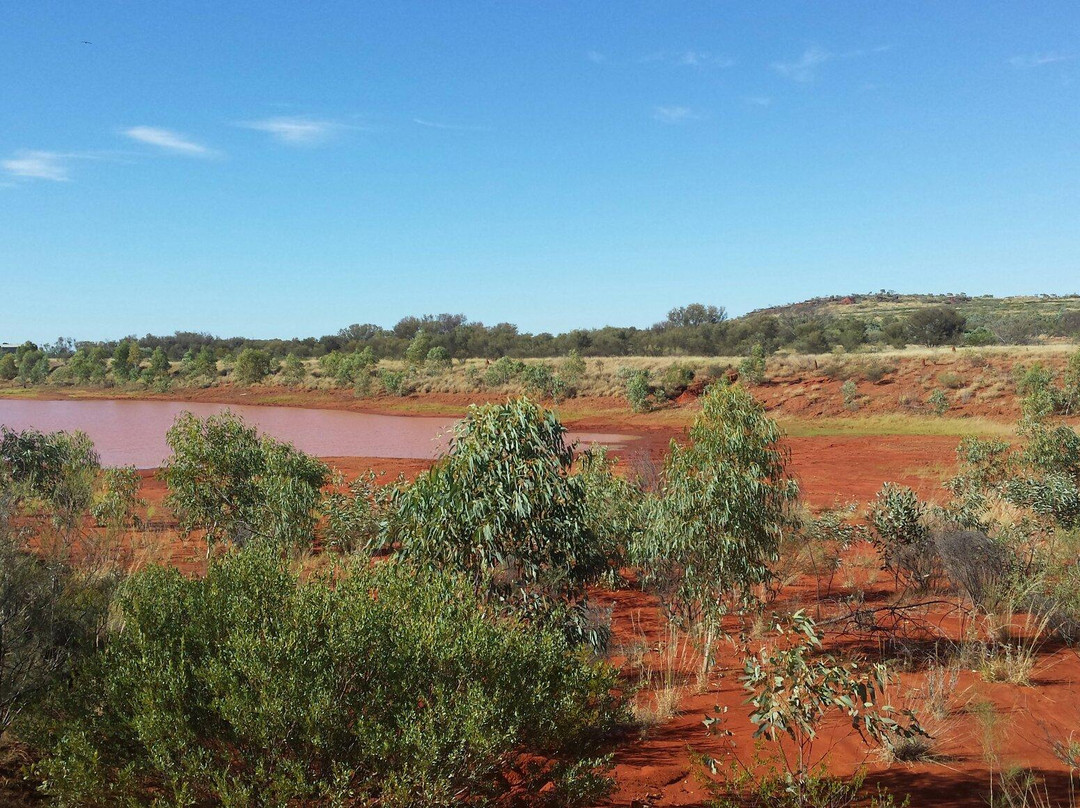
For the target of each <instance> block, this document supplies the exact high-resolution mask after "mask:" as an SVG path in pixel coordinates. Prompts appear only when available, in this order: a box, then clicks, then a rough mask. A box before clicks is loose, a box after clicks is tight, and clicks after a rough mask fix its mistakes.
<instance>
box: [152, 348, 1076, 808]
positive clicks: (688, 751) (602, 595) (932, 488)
mask: <svg viewBox="0 0 1080 808" xmlns="http://www.w3.org/2000/svg"><path fill="white" fill-rule="evenodd" d="M905 372H906V373H908V374H909V375H912V378H908V379H906V381H907V382H908V383H913V382H914V381H915V380H916V379H915V378H914V375H917V374H919V373H920V371H919V369H918V368H917V367H916V368H914V369H911V368H909V369H907V370H906V371H905ZM933 373H934V370H933V369H928V370H927V372H926V374H923V375H928V374H933ZM840 384H841V382H839V381H834V380H828V379H816V380H813V381H812V382H810V383H809V385H806V384H802V385H801V383H800V382H799V380H793V381H792V383H791V384H788V385H786V386H784V387H778V388H777V389H775V390H773V389H771V388H768V387H766V388H759V389H757V390H756V391H755V392H756V394H758V395H759V396H760V397H762V398H763V399H764V400H766V401H767V402H768V403H769V406H770V409H774V410H780V411H783V412H798V413H799V414H806V415H833V414H843V412H844V410H843V407H842V404H838V403H837V402H839V401H840V400H841V393H840V390H839V387H840ZM813 385H819V387H818V388H817V389H816V390H814V391H812V392H813V393H814V395H815V398H814V399H813V400H812V401H811V396H810V395H809V393H810V392H811V391H809V390H808V389H804V390H803V391H801V392H800V391H799V390H798V387H799V386H803V387H804V388H807V387H808V386H813ZM870 387H871V388H872V389H870V390H869V392H868V394H867V398H866V399H864V400H863V404H862V406H863V408H864V409H863V410H862V411H864V412H878V411H896V410H897V408H898V407H897V402H898V401H899V396H900V392H899V391H898V390H899V389H898V388H895V387H892V386H891V385H880V386H870ZM833 388H835V389H833ZM863 388H864V385H862V384H860V390H862V389H863ZM191 398H192V399H193V400H194V399H197V400H208V401H226V402H232V401H238V400H239V399H237V398H236V396H235V391H232V392H229V391H227V390H225V391H222V390H213V391H205V392H200V393H197V394H192V395H191ZM433 398H434V401H433V404H434V405H435V406H438V407H441V408H443V411H444V412H448V413H451V414H452V413H455V412H459V411H461V410H463V409H464V407H465V405H467V404H469V403H474V402H475V400H477V397H475V396H439V397H433ZM688 398H690V399H692V396H690V397H688ZM800 398H804V399H806V401H799V399H800ZM893 399H895V400H893ZM822 402H824V403H822ZM245 403H249V402H247V401H245ZM250 403H258V402H256V401H251V402H250ZM263 403H274V404H285V403H290V404H291V403H292V402H283V401H274V402H269V401H266V402H263ZM297 405H298V404H297ZM316 406H320V407H325V406H339V407H342V408H348V409H358V407H357V402H356V401H355V399H351V397H346V396H341V397H340V400H338V399H336V398H334V399H325V398H324V397H322V396H320V399H319V401H318V403H317V404H316ZM684 406H685V408H686V409H689V408H691V407H692V406H693V404H692V401H688V402H686V404H685V405H684ZM994 406H998V405H994ZM1000 408H1001V413H1000V415H1003V416H1005V418H1011V416H1012V415H1013V414H1014V413H1013V412H1012V411H1013V410H1014V409H1015V407H1014V403H1013V402H1012V401H1011V400H1010V401H1006V402H1002V403H1001V404H1000ZM384 411H385V410H384ZM424 411H425V412H426V413H430V409H427V410H424ZM575 414H577V413H571V412H567V413H565V414H564V419H565V420H566V422H567V423H568V425H570V426H572V427H574V428H576V429H597V430H603V431H617V432H623V433H630V434H635V435H639V436H640V438H641V439H640V440H638V441H635V442H634V443H633V444H631V445H630V447H628V449H627V451H626V452H625V453H624V455H625V456H624V463H623V467H624V469H625V470H626V471H627V472H628V473H632V474H633V473H637V474H641V475H643V476H648V475H649V474H655V473H656V471H657V469H658V468H659V467H660V466H661V465H662V460H663V455H664V453H665V451H666V449H667V446H668V443H669V441H670V440H671V439H672V438H679V437H681V436H682V435H683V432H684V426H683V424H684V423H685V422H686V420H688V418H687V419H685V420H683V421H678V420H672V419H667V420H663V419H657V418H642V417H639V416H634V415H632V414H629V413H626V414H625V415H614V416H611V417H607V416H606V415H605V416H591V415H586V414H585V413H584V412H582V413H581V414H578V417H576V418H575V417H574V415H575ZM966 414H970V415H976V414H977V415H994V416H997V415H999V413H998V412H997V411H995V410H993V409H992V407H990V406H988V407H986V408H984V409H980V408H977V407H975V406H974V405H972V410H971V412H967V413H966ZM957 441H958V439H957V438H955V437H940V436H871V437H865V436H859V437H800V438H790V439H787V441H786V443H787V446H788V447H789V448H790V450H791V466H790V469H791V472H792V473H793V475H794V476H795V477H796V478H797V479H798V480H799V483H800V486H801V490H802V493H803V497H804V499H805V500H806V502H807V503H808V504H809V505H810V506H811V507H813V508H823V507H829V506H832V505H836V504H843V503H847V502H851V501H858V502H863V503H865V502H866V501H868V500H869V499H871V498H872V497H873V496H874V494H875V493H876V492H877V491H878V490H879V489H880V487H881V485H882V483H883V482H886V481H893V482H899V483H903V484H905V485H909V486H911V487H912V488H914V489H915V490H916V491H918V492H919V493H920V495H921V496H923V497H926V498H931V499H933V498H940V497H941V496H942V494H943V489H942V487H941V483H942V482H943V481H944V480H945V479H947V478H948V476H949V474H950V473H951V471H952V469H953V467H954V450H955V447H956V444H957ZM328 462H330V464H331V465H332V466H335V467H337V468H339V469H340V470H341V471H342V472H343V473H344V474H345V475H346V476H350V477H351V476H354V475H356V474H360V473H362V472H364V471H366V470H368V469H373V470H375V471H377V472H381V473H385V479H387V480H390V479H393V478H395V477H396V476H397V475H398V474H404V475H405V476H406V477H407V478H409V479H411V478H413V477H415V475H416V474H418V473H420V472H421V471H422V470H423V469H424V468H426V467H427V466H428V465H429V464H428V463H427V462H426V461H415V460H386V459H379V458H329V459H328ZM163 494H164V488H163V486H162V484H161V482H160V481H159V480H158V479H157V478H156V477H154V476H153V474H152V473H149V472H148V473H146V474H145V475H144V487H143V496H144V497H146V499H147V500H148V501H149V503H150V508H149V512H150V515H151V520H152V521H153V519H154V518H155V515H157V517H158V518H162V519H163V518H164V512H163V510H162V509H161V498H162V496H163ZM166 527H167V526H166ZM163 535H165V534H163ZM173 537H174V538H178V537H177V536H176V535H175V533H174V534H173ZM871 552H872V551H871V550H870V549H869V548H866V547H862V548H857V549H856V551H855V552H854V553H853V554H849V555H848V556H845V562H844V565H843V566H842V568H841V571H840V572H838V573H837V574H836V575H835V576H833V578H832V580H831V581H825V582H823V581H817V580H814V579H812V578H809V577H805V576H804V577H802V578H800V579H798V580H796V581H795V582H794V583H793V584H791V585H790V586H788V587H787V588H785V590H784V591H783V592H782V593H781V604H782V606H783V607H785V608H789V607H792V606H798V605H806V606H808V607H809V608H811V609H812V610H814V611H817V610H824V611H823V616H826V617H827V616H828V614H829V609H830V608H833V609H835V606H833V607H830V606H829V605H828V603H826V601H828V602H834V601H835V599H842V598H843V597H846V596H849V595H851V594H852V592H853V591H854V589H855V588H859V589H861V590H863V591H865V593H866V599H867V602H868V603H885V602H887V601H888V600H889V599H890V598H892V597H894V595H895V592H893V591H892V589H891V584H892V581H891V580H890V579H888V577H887V576H886V575H884V574H883V573H881V572H880V570H879V569H878V564H877V563H876V561H875V560H874V559H873V558H871V559H870V560H869V561H868V562H867V561H866V560H865V558H866V556H867V555H868V554H870V553H871ZM204 554H205V548H204V547H203V546H201V543H199V542H195V541H187V542H181V541H178V540H177V541H173V542H171V543H170V544H169V545H168V547H167V550H166V552H165V556H166V557H165V558H163V559H161V560H165V561H171V562H172V563H174V564H176V565H177V566H180V567H181V568H183V569H186V570H191V571H195V570H198V569H199V568H201V566H202V563H203V558H204ZM860 554H861V557H862V558H863V560H862V561H860V560H859V559H860ZM822 587H826V591H825V592H824V595H825V596H826V600H821V599H819V598H820V596H821V595H822ZM829 587H831V588H829ZM595 597H596V598H597V600H599V601H600V602H601V603H604V604H608V605H610V606H611V607H612V610H613V611H612V617H613V632H614V648H615V654H616V656H615V659H614V661H615V662H616V664H623V665H624V674H626V676H627V681H628V683H629V682H630V680H631V679H632V678H633V677H632V676H631V673H632V671H631V670H630V668H631V667H632V666H630V665H629V664H628V663H627V659H628V657H629V656H630V654H631V649H632V647H633V646H634V645H635V644H641V643H644V646H645V647H646V648H647V649H648V652H647V653H646V655H645V660H646V661H647V662H650V663H651V664H653V665H656V666H659V659H658V657H659V653H658V649H660V648H661V647H662V643H663V642H664V637H665V631H664V629H663V621H662V618H661V616H660V612H659V610H658V604H657V602H656V601H655V599H653V598H652V597H650V596H648V595H645V594H643V593H641V592H639V591H636V590H633V589H627V590H620V591H616V592H611V591H608V590H598V591H597V592H596V593H595ZM960 632H961V627H960V624H959V623H958V621H957V618H956V615H955V612H954V610H950V609H948V608H944V607H941V606H936V607H934V608H931V609H929V610H928V611H927V613H925V614H921V615H918V620H915V621H912V622H911V624H910V625H907V626H905V631H904V632H901V633H906V634H907V635H909V637H908V638H909V640H910V647H911V648H913V649H915V651H914V652H913V653H914V655H915V656H916V657H918V655H919V649H920V648H921V649H922V650H923V651H925V650H926V648H927V647H928V645H929V644H932V642H933V640H934V639H935V638H940V637H951V638H953V639H955V638H957V637H958V636H960ZM829 646H830V649H831V650H837V651H843V652H864V653H867V654H869V655H870V656H871V657H877V656H879V655H880V654H881V653H882V652H883V651H884V652H885V653H886V655H896V653H897V651H896V649H895V648H888V649H883V648H882V647H881V645H880V643H879V640H878V639H877V638H876V635H874V634H872V633H869V634H865V635H860V634H852V635H843V636H841V635H833V636H831V638H830V640H829ZM692 656H693V655H692V654H691V655H690V658H688V659H687V660H686V661H685V663H684V664H682V665H681V666H680V668H679V673H680V674H681V676H682V679H681V682H682V684H683V685H684V686H685V688H686V691H685V693H684V694H683V697H682V699H681V701H680V704H679V707H678V710H677V712H676V714H675V715H674V717H673V718H672V719H671V720H668V721H665V722H663V723H662V724H660V725H658V726H655V727H653V728H651V729H649V730H647V731H645V732H643V733H639V732H636V731H635V732H634V733H631V734H628V735H627V736H625V737H623V738H621V739H619V740H618V742H617V743H616V745H615V747H614V749H613V751H614V754H615V772H614V773H615V777H616V781H617V788H616V791H615V793H614V795H613V797H612V799H611V800H610V801H608V802H606V803H604V805H605V806H613V807H614V806H618V807H619V808H632V807H633V806H638V808H641V807H643V806H656V807H657V808H659V807H660V806H705V805H706V804H707V798H708V794H707V791H706V789H705V787H704V786H703V782H702V779H701V778H702V776H703V773H704V772H703V769H702V767H701V766H700V765H699V764H698V763H697V762H696V761H695V759H694V757H695V755H697V754H706V755H711V756H715V757H717V758H720V759H730V755H731V748H730V741H729V740H725V739H721V738H718V737H715V736H711V735H709V734H707V733H706V731H705V728H704V726H703V725H702V723H701V722H702V718H703V717H704V716H705V714H706V713H712V712H714V708H716V707H717V706H718V705H719V706H722V707H727V708H728V712H727V719H726V724H727V728H728V729H730V730H731V731H732V732H733V733H734V737H733V740H734V742H735V749H736V750H738V754H739V755H740V756H741V757H742V759H743V760H749V759H750V757H751V755H752V744H751V742H750V736H751V733H752V730H753V727H752V725H751V724H750V722H749V720H748V712H749V711H748V708H747V707H746V706H745V705H744V704H743V702H744V693H743V691H742V689H741V687H740V685H739V682H738V678H737V673H738V658H737V656H736V653H735V649H734V648H732V647H731V646H729V645H728V646H722V647H721V651H720V657H719V668H718V670H717V672H716V674H714V676H713V677H711V678H710V679H709V681H708V682H707V683H706V686H705V689H704V690H703V691H702V692H698V689H697V687H696V685H695V681H694V671H695V669H696V663H695V661H694V660H693V658H692ZM1078 682H1080V658H1078V657H1077V655H1076V654H1075V653H1073V652H1072V651H1071V650H1069V649H1067V648H1060V647H1053V646H1050V645H1047V646H1045V647H1043V649H1042V653H1041V655H1040V658H1039V662H1038V664H1037V666H1036V668H1035V672H1034V675H1033V685H1032V686H1031V687H1020V686H1014V685H1006V684H988V683H986V682H984V681H983V680H982V678H981V677H980V676H979V675H978V674H977V673H974V672H972V671H965V672H963V673H962V675H961V677H960V680H959V682H958V683H957V685H956V687H955V688H954V689H953V692H952V697H951V700H950V713H949V715H948V717H947V718H946V719H945V720H944V721H943V722H940V723H937V722H928V727H929V728H930V729H931V730H932V731H934V733H935V734H936V735H937V736H938V738H939V751H940V753H941V754H942V755H943V757H942V759H941V760H940V762H936V763H920V764H914V765H910V764H904V763H893V764H891V765H887V764H886V763H885V762H884V761H883V760H881V759H880V758H879V757H878V756H876V755H873V754H871V753H870V752H869V751H868V750H867V749H866V747H865V746H863V745H862V743H861V742H860V741H859V740H858V738H857V737H856V736H852V735H851V733H850V732H849V731H848V727H847V726H846V725H844V724H843V723H842V722H839V723H838V722H834V723H832V724H830V725H829V726H827V727H826V728H825V730H824V731H823V732H822V735H821V738H820V740H819V742H818V743H817V744H816V747H815V748H816V750H817V751H818V752H824V753H825V754H824V757H823V760H824V762H825V763H826V764H827V765H828V767H829V769H830V771H832V772H834V773H836V774H841V775H845V774H849V773H851V772H852V771H854V770H855V769H856V768H858V767H860V766H863V765H866V766H868V767H869V769H870V771H871V782H873V783H880V784H881V785H882V786H884V787H887V788H888V789H890V790H891V791H894V792H895V793H896V794H897V795H898V796H899V797H903V795H905V794H910V795H911V805H912V806H938V805H940V806H956V807H957V808H961V807H964V808H966V806H971V807H972V808H974V806H982V805H985V804H986V797H987V794H988V790H989V783H990V780H991V769H990V766H989V764H988V763H987V761H986V759H985V758H984V754H983V749H984V741H985V737H986V734H987V729H986V727H985V721H983V720H981V719H980V718H979V710H978V709H977V705H978V704H979V703H980V702H989V703H990V704H992V705H993V708H994V711H995V713H996V715H997V716H998V719H997V726H996V730H995V732H996V736H997V737H996V740H995V741H994V745H995V750H996V751H995V754H997V756H998V763H997V764H996V766H997V767H999V768H1000V767H1002V766H1013V765H1019V766H1025V767H1030V768H1032V769H1034V770H1035V771H1036V772H1037V773H1038V774H1039V776H1040V777H1041V778H1043V781H1044V784H1045V787H1046V789H1047V791H1048V792H1049V793H1050V795H1051V797H1052V798H1053V799H1054V800H1060V801H1061V802H1060V804H1065V802H1064V800H1066V799H1067V797H1068V793H1069V792H1068V789H1069V779H1068V770H1067V769H1066V768H1065V767H1064V766H1063V765H1062V764H1061V763H1060V762H1058V761H1057V760H1056V758H1055V757H1054V755H1053V754H1052V753H1051V751H1050V744H1049V742H1048V740H1047V739H1048V737H1056V738H1066V737H1067V736H1068V735H1069V733H1070V732H1071V731H1072V730H1073V728H1076V727H1080V699H1078V698H1076V685H1077V683H1078ZM924 688H925V681H924V679H923V677H922V675H921V674H919V673H913V674H907V673H904V674H901V676H900V677H899V682H898V683H897V685H896V686H895V687H894V690H893V693H894V702H895V703H896V704H897V705H898V706H912V707H918V705H919V703H920V701H921V699H922V695H921V692H920V691H921V690H922V689H924ZM639 698H641V699H646V700H647V699H648V698H649V695H648V692H647V691H646V692H644V693H642V694H641V695H640V696H639Z"/></svg>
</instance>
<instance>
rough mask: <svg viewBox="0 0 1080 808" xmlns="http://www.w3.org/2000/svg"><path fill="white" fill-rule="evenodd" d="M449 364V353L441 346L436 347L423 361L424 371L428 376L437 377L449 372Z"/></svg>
mask: <svg viewBox="0 0 1080 808" xmlns="http://www.w3.org/2000/svg"><path fill="white" fill-rule="evenodd" d="M451 364H452V360H451V359H450V352H449V351H447V350H446V348H444V347H442V346H441V345H436V346H435V347H434V348H432V349H431V350H430V351H428V353H427V358H426V359H425V360H424V370H425V372H426V373H427V374H428V375H429V376H437V375H439V374H440V373H445V372H446V371H448V370H450V366H451Z"/></svg>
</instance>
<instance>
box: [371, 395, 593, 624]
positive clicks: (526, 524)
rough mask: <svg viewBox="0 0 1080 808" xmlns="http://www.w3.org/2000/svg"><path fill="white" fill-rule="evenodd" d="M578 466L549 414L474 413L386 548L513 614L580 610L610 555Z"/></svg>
mask: <svg viewBox="0 0 1080 808" xmlns="http://www.w3.org/2000/svg"><path fill="white" fill-rule="evenodd" d="M573 463H574V453H573V449H572V448H571V447H570V446H568V445H567V444H566V430H565V429H564V427H563V426H562V424H560V423H559V421H558V419H557V418H556V417H555V415H554V414H553V413H551V412H549V411H547V410H544V409H543V408H542V407H540V406H538V405H536V404H534V403H532V402H531V401H529V400H528V399H516V400H512V401H509V402H507V403H506V404H488V405H484V406H473V407H471V408H470V409H469V414H468V416H467V417H466V418H465V419H464V420H463V421H461V423H460V424H459V425H458V426H457V432H456V434H455V435H454V438H453V441H452V443H451V446H450V451H449V453H448V454H447V455H446V456H445V457H444V458H443V459H442V460H440V461H439V462H438V463H436V464H435V465H434V466H433V467H432V468H431V469H430V470H429V471H427V472H425V473H423V474H421V475H420V476H419V477H418V478H417V479H416V482H414V483H413V484H412V486H410V487H408V488H407V489H405V490H404V491H403V492H402V493H401V495H400V499H399V501H398V503H397V514H396V516H395V518H394V519H393V520H392V521H391V524H390V534H389V538H390V540H391V541H393V542H396V543H398V544H399V545H400V553H399V554H400V556H401V557H402V558H404V559H408V560H411V561H414V562H415V563H418V564H423V565H430V566H434V567H438V568H440V569H447V570H455V571H458V572H460V573H462V574H463V575H465V576H466V577H467V578H468V580H469V581H470V582H471V583H472V586H473V588H474V590H475V591H476V592H478V593H481V594H482V595H483V596H484V597H485V598H487V599H488V600H489V601H490V602H492V603H496V604H500V605H501V606H503V607H505V608H507V609H508V610H510V611H512V612H514V613H516V614H520V615H527V616H534V617H546V616H548V615H550V614H551V613H552V612H553V611H554V612H559V611H561V610H562V609H563V608H564V607H566V606H567V605H569V606H577V607H581V606H582V605H583V602H584V594H585V593H584V587H585V584H586V583H588V582H589V581H592V580H595V579H596V578H597V577H598V576H600V575H601V574H602V573H603V572H604V571H605V570H606V569H607V568H608V559H609V557H610V556H611V555H612V552H613V548H609V547H605V546H604V543H603V541H601V539H603V538H604V536H598V535H597V534H596V533H595V532H594V530H593V528H594V524H593V522H592V521H591V520H590V518H589V513H588V501H587V497H588V491H587V487H586V484H585V480H584V479H583V478H582V477H581V476H580V475H575V474H573V473H572V467H573ZM609 538H612V537H610V536H609ZM569 625H570V626H571V631H573V630H574V628H575V627H576V628H580V623H579V622H576V621H574V620H570V621H569ZM590 639H593V640H594V641H595V640H596V639H598V638H590Z"/></svg>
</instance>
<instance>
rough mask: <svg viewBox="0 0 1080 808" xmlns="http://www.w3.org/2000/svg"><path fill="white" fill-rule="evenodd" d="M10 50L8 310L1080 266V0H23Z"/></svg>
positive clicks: (765, 285) (524, 313)
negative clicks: (567, 0)
mask: <svg viewBox="0 0 1080 808" xmlns="http://www.w3.org/2000/svg"><path fill="white" fill-rule="evenodd" d="M84 41H85V42H89V43H91V44H84ZM0 77H2V85H0V86H2V87H3V89H2V91H0V282H2V286H0V289H2V292H3V296H4V298H5V305H4V306H3V307H2V309H0V312H2V313H0V340H7V339H19V340H21V339H25V338H33V339H52V338H55V337H56V336H57V335H59V334H64V335H72V336H75V337H77V338H88V339H89V338H110V337H118V336H122V335H126V334H129V333H135V334H143V333H146V332H154V333H167V332H172V331H173V330H176V329H189V330H206V331H211V332H214V333H217V334H221V335H233V334H245V335H250V336H283V337H289V336H304V335H318V334H323V333H329V332H333V331H336V330H337V329H338V328H340V327H342V326H344V325H347V324H349V323H353V322H375V323H380V324H383V325H392V324H393V323H394V322H395V321H396V320H398V319H399V318H400V317H402V316H404V315H406V314H421V313H425V312H443V311H449V312H464V313H465V314H467V315H468V316H469V317H470V318H471V319H474V320H482V321H484V322H487V323H494V322H499V321H510V322H515V323H517V324H518V325H520V326H521V327H522V328H523V329H525V330H530V331H541V330H550V331H561V330H565V329H568V328H572V327H577V326H599V325H604V324H620V325H622V324H633V325H648V324H650V323H652V322H654V321H656V320H659V319H662V318H663V316H664V314H665V312H666V311H667V310H668V309H669V308H671V307H672V306H675V305H680V304H685V303H687V302H692V301H700V302H705V303H714V304H717V305H724V306H727V308H728V310H729V311H730V312H732V313H735V314H737V313H742V312H745V311H747V310H750V309H753V308H757V307H761V306H766V305H771V304H776V303H782V302H791V301H795V300H800V299H803V298H806V297H811V296H814V295H821V294H833V293H845V292H850V291H867V290H876V289H879V288H891V289H897V290H900V291H911V292H914V291H967V292H970V293H975V294H978V293H996V294H1007V293H1028V292H1059V293H1061V292H1077V291H1080V170H1078V169H1080V148H1078V143H1080V140H1078V139H1080V103H1078V102H1080V5H1078V4H1076V3H1075V2H1060V3H1050V2H1045V3H1044V2H1030V3H1023V4H1020V3H1015V2H1008V3H1005V2H985V1H980V2H947V3H927V2H903V0H897V1H896V2H891V3H866V2H863V1H862V0H860V1H859V2H828V3H826V2H821V3H818V2H798V3H795V2H783V3H776V2H711V3H709V2H670V0H668V1H667V2H630V1H629V0H627V1H624V2H619V3H590V2H578V3H564V2H525V0H514V1H513V2H455V1H454V0H439V2H424V3H409V2H401V3H360V2H310V3H299V2H288V3H285V2H275V1H274V0H261V2H258V3H254V2H252V3H246V2H230V3H221V2H183V3H176V2H167V0H156V1H155V2H141V1H139V0H127V1H126V2H110V1H109V0H95V2H77V0H68V1H67V2H50V1H49V0H34V2H23V3H9V4H5V6H4V8H3V10H2V11H0Z"/></svg>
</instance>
